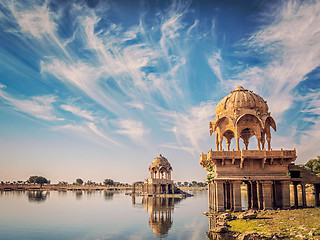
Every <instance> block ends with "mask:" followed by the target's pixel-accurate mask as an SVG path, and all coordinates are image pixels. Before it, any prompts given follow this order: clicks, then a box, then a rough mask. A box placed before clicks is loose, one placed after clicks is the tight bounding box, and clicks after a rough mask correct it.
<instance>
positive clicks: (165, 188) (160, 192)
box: [130, 154, 191, 198]
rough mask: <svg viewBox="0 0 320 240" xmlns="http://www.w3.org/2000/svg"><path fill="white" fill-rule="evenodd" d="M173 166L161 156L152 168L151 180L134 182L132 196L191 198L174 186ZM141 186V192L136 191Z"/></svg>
mask: <svg viewBox="0 0 320 240" xmlns="http://www.w3.org/2000/svg"><path fill="white" fill-rule="evenodd" d="M172 171H173V170H172V167H171V164H170V163H169V161H168V159H166V158H165V157H164V156H162V155H161V154H159V156H158V157H156V158H154V159H153V161H152V163H151V165H150V167H149V172H150V178H148V179H145V180H144V181H138V182H134V183H133V184H132V193H131V194H130V195H131V196H161V197H176V198H185V197H189V196H191V195H190V194H188V193H185V192H183V191H182V190H181V189H179V188H177V187H175V186H174V182H173V180H172V179H171V172H172ZM138 186H140V189H141V191H136V189H139V188H137V187H138Z"/></svg>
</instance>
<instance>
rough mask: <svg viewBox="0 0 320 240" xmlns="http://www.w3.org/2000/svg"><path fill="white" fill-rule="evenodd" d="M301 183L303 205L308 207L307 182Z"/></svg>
mask: <svg viewBox="0 0 320 240" xmlns="http://www.w3.org/2000/svg"><path fill="white" fill-rule="evenodd" d="M300 184H301V190H302V206H303V207H306V206H307V198H306V184H305V183H303V182H302V183H300Z"/></svg>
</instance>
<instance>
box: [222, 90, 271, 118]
mask: <svg viewBox="0 0 320 240" xmlns="http://www.w3.org/2000/svg"><path fill="white" fill-rule="evenodd" d="M239 109H254V110H256V111H257V112H258V114H259V115H260V114H261V115H264V114H268V105H267V103H266V101H264V100H263V98H262V97H260V96H259V95H257V94H255V93H253V92H252V91H249V90H247V89H244V88H243V87H242V86H238V87H237V88H236V89H235V90H233V91H232V92H231V93H230V94H229V95H227V96H226V97H224V98H223V99H222V100H221V101H220V102H219V103H218V105H217V107H216V115H219V114H221V113H223V112H230V111H231V112H233V111H234V110H239Z"/></svg>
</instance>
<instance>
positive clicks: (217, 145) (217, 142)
mask: <svg viewBox="0 0 320 240" xmlns="http://www.w3.org/2000/svg"><path fill="white" fill-rule="evenodd" d="M215 138H216V147H217V151H219V134H218V132H216V134H215Z"/></svg>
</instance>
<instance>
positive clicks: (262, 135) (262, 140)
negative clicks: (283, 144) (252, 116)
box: [261, 133, 266, 150]
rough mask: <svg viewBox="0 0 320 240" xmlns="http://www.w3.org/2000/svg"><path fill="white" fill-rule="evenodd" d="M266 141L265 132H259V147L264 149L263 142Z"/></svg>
mask: <svg viewBox="0 0 320 240" xmlns="http://www.w3.org/2000/svg"><path fill="white" fill-rule="evenodd" d="M265 142H266V139H265V134H264V133H261V148H262V149H263V150H264V144H265Z"/></svg>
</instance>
